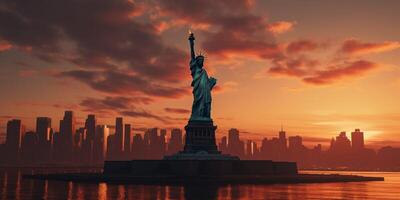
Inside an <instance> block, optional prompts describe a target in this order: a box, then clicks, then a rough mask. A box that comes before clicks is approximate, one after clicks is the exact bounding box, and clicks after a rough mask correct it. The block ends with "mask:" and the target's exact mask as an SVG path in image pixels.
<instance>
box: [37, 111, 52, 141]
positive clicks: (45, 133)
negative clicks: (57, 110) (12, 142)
mask: <svg viewBox="0 0 400 200" xmlns="http://www.w3.org/2000/svg"><path fill="white" fill-rule="evenodd" d="M51 131H52V130H51V119H50V118H49V117H38V118H36V134H37V136H38V142H39V144H45V143H48V142H50V141H51Z"/></svg>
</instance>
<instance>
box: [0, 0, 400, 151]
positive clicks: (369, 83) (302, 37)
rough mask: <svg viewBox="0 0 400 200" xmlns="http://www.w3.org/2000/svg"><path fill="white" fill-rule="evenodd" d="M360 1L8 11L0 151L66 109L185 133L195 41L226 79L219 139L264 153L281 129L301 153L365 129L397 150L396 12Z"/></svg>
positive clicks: (19, 6)
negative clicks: (237, 137) (295, 139)
mask: <svg viewBox="0 0 400 200" xmlns="http://www.w3.org/2000/svg"><path fill="white" fill-rule="evenodd" d="M178 2H180V1H178ZM360 2H361V1H352V2H346V4H343V5H338V4H337V3H334V2H319V1H308V2H307V3H305V2H291V3H285V1H280V2H260V1H240V0H238V1H237V2H236V3H235V4H234V5H232V4H230V3H229V2H228V1H218V2H212V1H209V2H208V1H207V3H204V4H203V3H200V2H199V3H198V4H196V5H197V6H196V7H195V8H193V7H189V4H185V2H184V1H181V2H180V3H179V4H176V5H172V3H171V2H168V1H160V2H158V1H155V3H156V4H157V6H154V4H153V3H154V2H151V1H138V2H133V1H113V2H107V1H100V2H98V5H97V6H87V5H90V3H86V4H85V3H84V2H80V3H79V2H69V3H68V2H62V1H61V2H58V3H54V4H51V5H48V7H45V8H46V9H42V8H43V7H41V5H40V4H36V3H34V2H32V4H30V3H29V2H25V3H23V2H22V3H21V2H16V3H15V5H10V4H9V3H1V4H0V13H1V14H2V15H0V22H1V23H2V24H4V26H3V27H4V28H2V29H1V30H0V65H1V67H0V72H1V76H0V91H1V93H2V94H3V95H2V98H1V99H0V108H1V109H0V134H1V136H0V138H4V137H5V135H4V134H5V128H6V127H5V124H6V122H7V121H8V120H9V119H10V118H19V119H21V120H22V122H23V124H25V125H27V127H28V129H34V124H35V119H36V117H37V116H47V117H50V118H52V119H53V120H54V122H55V123H53V128H54V127H58V123H57V122H58V120H60V119H61V117H62V112H63V111H64V110H68V109H70V110H74V111H75V113H77V118H78V119H79V122H83V120H84V119H85V118H86V115H87V114H90V113H92V114H95V115H96V117H97V118H98V119H99V121H100V122H101V123H102V124H113V123H114V122H113V121H114V119H115V116H122V117H124V119H125V120H126V121H129V122H130V123H131V124H133V126H134V127H135V126H136V127H142V128H146V127H147V128H151V127H166V128H172V127H179V128H181V129H182V128H183V126H184V125H185V123H186V122H187V119H188V118H189V115H190V108H191V103H192V94H191V92H190V86H189V83H190V70H189V64H188V63H189V56H190V55H189V46H188V44H187V42H188V41H187V36H188V30H191V31H193V32H194V33H195V34H196V45H197V47H198V48H197V50H198V51H204V52H206V59H205V68H206V69H207V70H208V72H209V73H210V75H211V76H214V77H216V78H217V79H218V81H217V88H216V91H214V92H213V107H212V108H213V109H212V112H213V114H212V118H213V119H214V121H215V122H216V125H217V126H218V129H217V136H218V137H219V138H220V137H221V136H223V135H226V134H227V131H228V130H229V129H230V128H237V129H239V130H240V131H241V133H242V134H241V137H242V138H250V139H254V140H257V141H260V140H262V139H263V138H264V137H268V138H271V137H274V136H276V134H277V132H278V131H279V130H280V127H281V125H283V127H284V129H285V131H286V132H287V133H289V135H300V136H302V137H303V138H304V139H305V143H306V145H307V138H309V142H310V144H311V142H312V141H316V140H317V141H321V142H319V143H322V141H327V142H328V143H329V141H330V139H331V138H332V137H336V136H337V135H338V134H339V133H340V132H341V131H346V132H347V133H348V134H349V133H350V132H352V131H354V129H356V128H359V129H361V130H362V131H363V132H364V133H365V141H366V145H367V146H368V145H371V146H372V147H374V148H378V147H382V146H393V147H400V140H398V139H396V138H398V136H399V134H400V133H399V130H400V124H399V123H398V122H399V121H400V107H399V106H398V102H399V100H400V94H399V92H398V91H399V89H400V78H399V77H400V68H399V64H400V57H399V55H400V54H399V53H400V38H399V35H400V28H398V26H396V24H397V21H396V19H398V18H399V17H400V14H399V13H398V12H395V11H396V10H395V8H396V7H399V3H400V2H398V1H387V2H385V4H380V3H379V2H376V1H362V3H360ZM305 4H306V6H304V5H305ZM64 7H68V8H70V9H72V11H74V13H76V15H75V16H74V18H72V19H70V18H67V17H65V16H67V14H68V13H65V12H63V8H64ZM81 7H84V9H81ZM24 11H25V12H24ZM28 11H29V12H28ZM67 12H70V10H69V11H67ZM204 13H210V15H204ZM338 13H339V14H338ZM316 16H317V17H316ZM24 19H29V23H28V22H27V21H26V20H24ZM76 19H79V20H78V21H79V23H77V22H76V21H77V20H76ZM368 19H372V20H368ZM74 21H75V23H73V22H74ZM87 24H90V25H91V26H86V25H87ZM238 24H239V25H238ZM37 27H40V30H37ZM388 27H390V28H388ZM19 33H24V34H22V35H21V34H19ZM138 47H139V48H138ZM196 53H197V52H196ZM369 142H370V143H369ZM317 143H318V142H317ZM325 143H326V142H325ZM323 147H327V145H326V144H325V145H323Z"/></svg>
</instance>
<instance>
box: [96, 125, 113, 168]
mask: <svg viewBox="0 0 400 200" xmlns="http://www.w3.org/2000/svg"><path fill="white" fill-rule="evenodd" d="M109 133H110V129H109V128H108V127H107V126H106V125H97V126H96V132H95V137H94V142H93V144H94V145H93V161H94V162H95V163H103V161H104V160H105V158H106V153H107V144H108V143H107V138H108V136H109Z"/></svg>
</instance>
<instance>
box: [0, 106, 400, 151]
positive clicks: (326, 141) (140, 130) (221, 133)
mask: <svg viewBox="0 0 400 200" xmlns="http://www.w3.org/2000/svg"><path fill="white" fill-rule="evenodd" d="M65 112H73V113H74V119H75V122H74V127H83V128H85V127H86V126H87V123H88V120H89V119H90V118H96V119H92V120H95V122H94V123H97V125H98V126H104V127H105V128H107V129H109V130H110V131H113V132H114V133H116V132H117V131H116V123H111V124H104V123H102V122H99V120H98V118H97V116H96V115H94V114H88V115H87V116H86V119H85V118H79V119H78V118H77V117H76V114H77V113H76V112H74V111H72V110H67V111H65ZM122 119H123V117H114V120H122ZM12 120H19V121H21V124H22V125H23V130H24V131H23V132H24V133H25V132H33V133H37V134H38V137H45V136H41V134H42V135H43V134H44V133H41V132H37V130H38V127H39V126H40V125H39V121H41V120H42V121H45V122H46V123H49V124H50V127H51V130H52V131H53V132H60V130H61V129H60V126H61V124H62V122H61V121H62V120H63V118H60V120H59V121H60V123H54V122H53V124H52V123H51V122H52V120H54V121H57V119H53V118H50V117H44V116H38V117H36V118H35V120H33V121H35V123H34V124H35V127H32V128H27V127H26V125H25V123H24V120H21V119H18V118H10V119H9V121H12ZM48 121H50V122H48ZM7 122H8V121H6V123H5V124H4V127H5V130H4V132H3V137H0V144H1V143H5V141H6V136H7V135H6V129H7V126H6V124H7ZM121 125H122V126H125V125H130V126H132V128H131V129H130V130H131V131H132V134H134V135H135V134H141V135H142V136H143V135H144V134H145V132H146V131H148V130H149V129H153V128H156V129H162V130H168V131H172V130H174V129H182V130H183V127H178V126H172V127H163V126H149V127H137V126H133V125H134V123H132V120H131V121H130V122H128V123H127V124H121ZM135 125H136V124H135ZM92 129H93V128H92ZM232 129H236V128H234V127H231V128H228V129H226V130H218V129H217V134H216V138H217V139H218V140H220V139H222V138H224V137H227V136H228V134H229V131H230V130H232ZM71 130H72V129H71ZM75 130H76V132H78V131H79V129H75ZM124 130H125V129H124ZM236 130H238V129H236ZM282 130H285V132H291V131H288V129H287V128H286V126H283V125H282V124H281V126H280V127H279V128H278V127H276V128H275V129H273V130H271V131H270V132H271V133H267V134H265V133H264V134H263V133H261V134H260V135H259V137H251V136H250V137H248V135H246V134H247V133H248V132H247V131H245V130H240V132H241V133H242V134H243V135H242V138H244V139H245V140H249V141H253V142H256V143H257V144H258V145H260V144H261V143H262V142H263V140H264V139H266V138H274V137H275V136H276V133H277V132H280V131H282ZM354 130H360V129H359V128H358V127H356V128H353V129H352V130H337V131H336V133H334V134H332V135H330V136H328V138H323V139H322V138H312V137H311V138H310V137H302V140H303V143H304V144H305V145H306V146H307V147H313V146H315V145H316V144H321V145H322V146H323V149H327V148H328V145H330V144H331V139H332V138H335V137H336V135H337V133H349V132H352V131H354ZM42 132H43V131H42ZM118 132H120V131H118ZM364 132H365V131H363V133H364ZM292 133H293V134H292V136H299V135H302V134H301V133H298V132H296V131H293V132H292ZM0 134H1V132H0ZM47 134H48V133H47ZM119 134H121V133H119ZM124 134H125V133H124ZM92 135H93V134H92ZM110 135H113V134H110ZM366 135H368V132H366V134H363V135H362V137H363V141H364V138H365V143H363V145H366V146H368V147H369V148H373V149H378V148H381V147H386V146H393V147H397V146H396V144H397V143H395V144H394V145H391V144H390V143H389V144H388V143H386V144H378V145H377V144H376V143H375V142H372V143H371V142H370V141H368V137H365V136H366ZM47 137H49V136H47ZM92 137H93V136H92ZM166 139H167V138H166ZM122 142H123V141H122ZM378 142H379V143H383V142H384V141H378ZM399 146H400V145H399Z"/></svg>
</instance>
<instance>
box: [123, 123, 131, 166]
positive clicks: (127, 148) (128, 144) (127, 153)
mask: <svg viewBox="0 0 400 200" xmlns="http://www.w3.org/2000/svg"><path fill="white" fill-rule="evenodd" d="M124 129H125V133H124V139H123V141H124V157H125V159H130V153H131V143H132V128H131V125H130V124H125V127H124Z"/></svg>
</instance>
